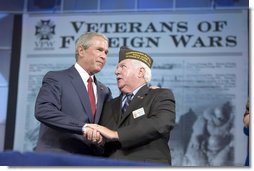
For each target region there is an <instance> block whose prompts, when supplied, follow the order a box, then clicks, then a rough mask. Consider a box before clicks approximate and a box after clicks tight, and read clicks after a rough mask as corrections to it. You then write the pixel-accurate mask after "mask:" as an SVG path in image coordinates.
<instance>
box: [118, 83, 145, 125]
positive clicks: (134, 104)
mask: <svg viewBox="0 0 254 171" xmlns="http://www.w3.org/2000/svg"><path fill="white" fill-rule="evenodd" d="M148 91H149V88H148V87H147V86H146V85H145V86H143V87H142V88H141V89H140V90H139V91H138V92H137V94H136V95H135V96H134V97H133V99H132V101H131V103H130V105H129V106H128V108H127V110H126V111H125V113H123V114H122V117H121V119H120V122H118V123H119V124H118V127H119V126H121V124H122V123H123V122H124V120H125V119H126V118H127V117H128V116H129V115H131V114H132V112H133V111H134V110H136V109H139V108H141V107H143V106H142V102H143V100H144V98H145V96H146V95H147V93H148Z"/></svg>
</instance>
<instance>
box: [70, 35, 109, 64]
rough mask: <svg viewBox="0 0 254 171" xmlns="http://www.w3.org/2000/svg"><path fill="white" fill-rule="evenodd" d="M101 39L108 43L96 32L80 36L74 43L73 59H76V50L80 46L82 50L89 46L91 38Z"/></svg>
mask: <svg viewBox="0 0 254 171" xmlns="http://www.w3.org/2000/svg"><path fill="white" fill-rule="evenodd" d="M96 36H98V37H102V38H103V39H105V40H106V41H107V42H108V38H107V37H106V36H105V35H104V34H102V33H97V32H86V33H84V34H82V35H81V36H80V37H79V38H78V40H77V41H76V45H75V57H76V60H77V58H78V48H79V47H80V46H83V48H84V49H87V48H89V47H90V46H91V39H92V38H93V37H96Z"/></svg>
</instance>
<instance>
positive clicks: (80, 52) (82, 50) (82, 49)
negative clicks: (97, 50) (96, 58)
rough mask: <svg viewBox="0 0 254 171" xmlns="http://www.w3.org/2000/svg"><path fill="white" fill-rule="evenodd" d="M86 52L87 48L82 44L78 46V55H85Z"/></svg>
mask: <svg viewBox="0 0 254 171" xmlns="http://www.w3.org/2000/svg"><path fill="white" fill-rule="evenodd" d="M84 52H85V49H84V48H83V47H82V46H79V47H78V55H79V56H84Z"/></svg>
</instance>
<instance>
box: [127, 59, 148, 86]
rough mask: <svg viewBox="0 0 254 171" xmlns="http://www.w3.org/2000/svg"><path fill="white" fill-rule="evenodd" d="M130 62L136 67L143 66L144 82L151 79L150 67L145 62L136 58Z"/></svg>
mask: <svg viewBox="0 0 254 171" xmlns="http://www.w3.org/2000/svg"><path fill="white" fill-rule="evenodd" d="M131 62H132V64H133V65H134V66H135V67H136V68H144V70H145V75H144V79H145V81H146V83H149V82H150V81H151V79H152V71H151V68H149V67H148V66H147V65H146V64H145V63H143V62H141V61H138V60H136V59H132V60H131Z"/></svg>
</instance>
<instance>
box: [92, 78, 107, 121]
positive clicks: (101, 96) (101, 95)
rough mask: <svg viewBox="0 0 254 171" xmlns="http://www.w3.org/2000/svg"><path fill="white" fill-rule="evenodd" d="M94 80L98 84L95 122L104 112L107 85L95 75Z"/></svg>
mask: <svg viewBox="0 0 254 171" xmlns="http://www.w3.org/2000/svg"><path fill="white" fill-rule="evenodd" d="M94 81H95V84H96V86H97V105H96V115H95V121H94V123H98V122H99V119H100V116H101V113H102V108H103V105H104V101H105V95H106V90H105V87H104V86H103V85H102V84H101V83H100V82H99V81H97V79H96V78H95V77H94Z"/></svg>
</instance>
